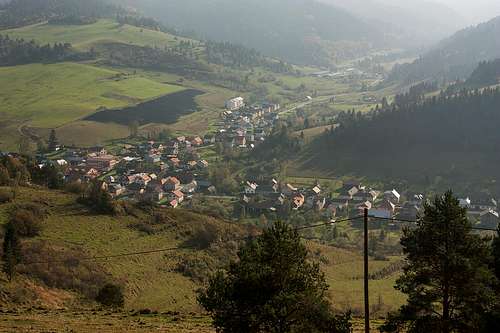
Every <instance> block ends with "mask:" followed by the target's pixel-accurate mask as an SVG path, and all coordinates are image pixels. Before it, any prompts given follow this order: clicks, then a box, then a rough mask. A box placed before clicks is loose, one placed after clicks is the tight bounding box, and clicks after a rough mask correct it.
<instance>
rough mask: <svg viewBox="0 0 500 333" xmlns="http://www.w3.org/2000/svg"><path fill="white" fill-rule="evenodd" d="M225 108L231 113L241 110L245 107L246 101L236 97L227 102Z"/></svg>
mask: <svg viewBox="0 0 500 333" xmlns="http://www.w3.org/2000/svg"><path fill="white" fill-rule="evenodd" d="M224 106H225V107H226V109H228V110H229V111H235V110H239V109H241V108H242V107H243V106H245V100H244V99H243V97H234V98H231V99H230V100H227V101H226V102H225V105H224Z"/></svg>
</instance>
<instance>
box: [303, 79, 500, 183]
mask: <svg viewBox="0 0 500 333" xmlns="http://www.w3.org/2000/svg"><path fill="white" fill-rule="evenodd" d="M399 100H401V101H405V103H401V104H400V105H394V104H393V105H392V106H388V107H387V108H386V109H381V110H376V111H373V112H371V113H369V114H359V113H354V112H347V113H342V114H341V115H340V116H339V118H338V121H339V123H340V126H339V127H338V128H337V129H336V130H334V131H330V132H329V133H327V134H324V135H323V136H322V137H321V138H319V139H318V140H316V141H315V142H313V143H312V144H311V145H310V146H309V147H308V149H307V153H306V154H305V155H304V156H303V158H302V161H303V163H304V165H305V166H306V167H310V168H313V169H318V168H319V169H321V170H324V171H328V172H342V173H354V174H358V175H365V176H373V177H376V176H378V177H384V178H385V179H392V180H398V179H399V180H411V181H413V182H415V183H420V184H423V183H427V185H431V184H430V183H432V182H433V181H434V180H435V177H440V178H443V179H445V180H447V181H449V182H450V183H449V184H453V182H454V184H455V188H456V187H460V186H465V185H466V184H471V183H474V182H476V181H477V180H478V179H480V180H481V181H482V182H495V181H496V179H498V176H499V174H498V168H497V167H496V166H497V165H498V162H499V160H500V158H499V156H498V147H500V131H498V128H499V126H500V89H498V88H496V89H485V90H483V91H482V92H479V91H466V90H464V91H461V92H459V93H457V94H454V95H451V96H450V95H445V94H441V95H440V96H438V97H433V98H431V99H417V100H416V101H412V100H411V99H410V100H408V99H405V98H399ZM478 170H481V172H480V173H479V172H478ZM474 185H475V187H476V188H477V187H480V184H479V183H475V184H474Z"/></svg>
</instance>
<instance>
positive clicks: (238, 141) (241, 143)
mask: <svg viewBox="0 0 500 333" xmlns="http://www.w3.org/2000/svg"><path fill="white" fill-rule="evenodd" d="M233 145H234V146H237V147H245V146H246V145H247V138H246V137H245V136H244V135H241V136H236V137H235V138H234V143H233Z"/></svg>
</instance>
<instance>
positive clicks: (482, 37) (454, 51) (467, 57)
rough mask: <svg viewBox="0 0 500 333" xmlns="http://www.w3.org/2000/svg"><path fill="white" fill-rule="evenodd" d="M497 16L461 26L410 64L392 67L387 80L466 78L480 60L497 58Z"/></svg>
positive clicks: (499, 41) (499, 28)
mask: <svg viewBox="0 0 500 333" xmlns="http://www.w3.org/2000/svg"><path fill="white" fill-rule="evenodd" d="M499 36H500V16H499V17H496V18H494V19H492V20H490V21H488V22H486V23H482V24H479V25H477V26H474V27H470V28H466V29H463V30H461V31H459V32H457V33H455V34H454V35H453V36H451V37H449V38H447V39H444V40H443V41H441V42H440V43H438V44H437V45H436V46H435V47H434V48H433V49H432V50H430V51H429V52H427V53H425V54H424V55H422V56H421V57H420V58H419V59H417V60H415V61H414V62H413V63H411V64H404V65H398V66H395V67H394V69H393V71H392V73H391V75H390V77H389V80H390V81H403V82H404V83H412V82H417V81H421V80H426V79H431V78H432V79H444V80H448V81H452V80H455V79H457V78H466V77H468V76H469V75H470V74H471V73H472V72H473V70H474V69H475V68H476V66H477V65H478V64H479V62H481V61H488V60H493V59H495V58H499V57H500V37H499Z"/></svg>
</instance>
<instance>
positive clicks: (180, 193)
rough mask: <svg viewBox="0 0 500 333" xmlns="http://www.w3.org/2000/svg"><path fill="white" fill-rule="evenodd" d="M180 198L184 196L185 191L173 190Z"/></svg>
mask: <svg viewBox="0 0 500 333" xmlns="http://www.w3.org/2000/svg"><path fill="white" fill-rule="evenodd" d="M172 193H173V194H174V195H175V196H176V197H177V198H178V199H180V198H184V193H182V192H181V191H179V190H176V191H173V192H172Z"/></svg>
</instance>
